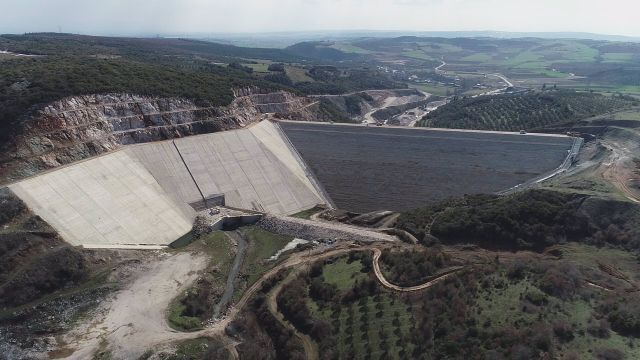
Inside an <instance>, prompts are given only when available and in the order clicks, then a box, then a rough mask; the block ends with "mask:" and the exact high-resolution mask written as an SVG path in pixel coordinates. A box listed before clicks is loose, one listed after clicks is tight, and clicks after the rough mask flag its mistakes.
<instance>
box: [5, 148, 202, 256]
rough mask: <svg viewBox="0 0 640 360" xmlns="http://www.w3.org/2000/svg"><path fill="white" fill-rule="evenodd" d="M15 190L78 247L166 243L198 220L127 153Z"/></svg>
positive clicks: (86, 163) (52, 174)
mask: <svg viewBox="0 0 640 360" xmlns="http://www.w3.org/2000/svg"><path fill="white" fill-rule="evenodd" d="M9 188H10V189H11V190H12V191H13V192H14V193H15V194H16V195H18V196H19V197H20V198H21V199H22V200H23V201H25V203H26V204H27V206H29V208H31V209H32V210H33V211H34V213H36V214H37V215H39V216H40V217H42V218H43V219H44V220H45V221H47V222H48V223H49V224H51V226H53V227H54V228H55V229H56V230H57V231H58V232H59V233H60V235H61V236H62V237H63V238H64V239H65V240H66V241H68V242H69V243H71V244H72V245H82V244H92V246H100V245H105V246H117V245H135V244H140V245H166V244H169V243H171V242H173V241H174V240H175V239H177V238H179V237H180V236H182V235H184V234H185V233H187V232H188V231H189V230H191V226H192V221H193V219H192V218H191V217H189V216H186V215H185V214H183V212H182V211H180V210H179V206H177V204H176V203H175V202H174V201H173V200H172V199H171V197H170V196H169V195H168V194H167V193H165V192H164V191H163V190H162V188H161V187H160V185H159V184H158V183H157V182H155V180H154V178H153V176H151V174H150V173H149V172H148V171H147V170H146V169H145V168H143V167H142V166H141V165H140V164H139V163H138V162H136V161H135V160H134V159H133V158H131V157H130V156H129V155H128V154H127V153H126V152H125V151H118V152H116V153H112V154H109V155H105V156H101V157H99V158H95V159H91V160H89V161H84V162H81V163H78V164H75V165H71V166H67V167H64V168H61V169H59V170H57V171H53V172H50V173H46V174H43V175H40V176H36V177H34V178H30V179H27V180H24V181H21V182H18V183H15V184H13V185H10V186H9Z"/></svg>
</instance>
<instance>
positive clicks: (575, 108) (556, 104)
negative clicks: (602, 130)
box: [418, 91, 638, 131]
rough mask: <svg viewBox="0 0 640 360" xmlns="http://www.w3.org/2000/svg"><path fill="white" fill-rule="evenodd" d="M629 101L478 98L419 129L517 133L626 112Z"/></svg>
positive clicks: (559, 96)
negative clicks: (619, 111)
mask: <svg viewBox="0 0 640 360" xmlns="http://www.w3.org/2000/svg"><path fill="white" fill-rule="evenodd" d="M637 103H638V101H637V100H636V99H633V98H630V97H621V96H604V95H600V94H593V93H581V92H573V91H542V92H537V91H530V92H527V93H524V94H504V95H499V96H480V97H476V98H466V99H460V100H457V101H452V102H450V103H448V104H447V105H444V106H442V107H440V108H438V109H437V110H435V111H433V112H432V113H430V114H428V115H427V116H426V117H425V118H424V119H423V120H421V121H420V122H419V123H418V126H427V127H438V128H456V129H482V130H498V131H518V130H520V129H525V130H530V129H538V128H543V127H545V126H549V125H563V124H567V123H573V122H576V121H578V120H581V119H584V118H588V117H591V116H596V115H601V114H605V113H608V112H611V111H615V110H621V109H625V108H629V107H631V106H633V105H635V104H637Z"/></svg>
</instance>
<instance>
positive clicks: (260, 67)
mask: <svg viewBox="0 0 640 360" xmlns="http://www.w3.org/2000/svg"><path fill="white" fill-rule="evenodd" d="M242 65H243V66H246V67H250V68H252V69H253V71H254V72H256V73H263V74H268V73H269V64H267V63H257V64H253V63H251V64H242Z"/></svg>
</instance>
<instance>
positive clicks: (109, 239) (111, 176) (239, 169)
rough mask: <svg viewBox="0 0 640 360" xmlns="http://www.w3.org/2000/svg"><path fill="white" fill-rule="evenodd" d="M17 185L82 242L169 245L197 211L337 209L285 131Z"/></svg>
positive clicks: (181, 146)
mask: <svg viewBox="0 0 640 360" xmlns="http://www.w3.org/2000/svg"><path fill="white" fill-rule="evenodd" d="M9 188H10V189H11V190H12V191H13V192H14V193H15V194H16V195H18V196H19V197H20V198H21V199H22V200H23V201H24V202H25V203H26V204H27V206H29V208H30V209H31V210H32V211H33V212H34V213H35V214H37V215H39V216H40V217H42V218H43V219H44V220H45V221H47V222H48V223H49V224H50V225H51V226H53V227H54V228H55V229H56V230H57V231H58V232H59V233H60V235H61V236H62V237H63V238H64V239H65V240H66V241H68V242H69V243H71V244H73V245H84V246H88V247H121V246H129V245H168V244H169V243H171V242H173V241H174V240H176V239H178V238H179V237H181V236H183V235H185V234H186V233H187V232H189V231H190V230H191V227H192V224H193V220H194V218H195V216H196V210H195V209H197V208H198V206H197V204H199V203H200V204H201V203H203V202H204V201H205V199H213V198H220V197H222V196H224V200H225V204H226V205H227V206H231V207H235V208H242V209H251V210H256V211H264V212H269V213H274V214H284V215H289V214H293V213H296V212H299V211H302V210H305V209H308V208H311V207H313V206H315V205H317V204H321V203H330V199H328V198H327V197H326V196H325V195H324V194H323V192H322V190H321V187H320V186H319V184H318V183H317V182H316V181H315V179H314V178H313V176H312V174H311V172H310V171H309V170H308V169H307V168H306V165H305V164H304V162H303V161H302V160H301V159H300V158H299V156H298V155H297V153H296V151H295V149H293V147H292V146H291V144H290V143H289V142H288V140H287V139H286V137H285V136H284V134H283V133H282V131H281V130H280V128H279V126H278V125H275V124H273V123H271V122H269V121H263V122H261V123H259V124H256V125H254V126H251V127H249V128H246V129H241V130H233V131H226V132H220V133H214V134H206V135H198V136H192V137H187V138H181V139H177V140H170V141H163V142H156V143H147V144H139V145H130V146H126V147H124V148H123V149H121V150H119V151H116V152H112V153H110V154H107V155H104V156H99V157H95V158H91V159H88V160H85V161H82V162H79V163H75V164H72V165H69V166H66V167H62V168H59V169H57V170H53V171H50V172H47V173H44V174H41V175H38V176H35V177H32V178H29V179H26V180H23V181H20V182H17V183H14V184H11V185H9Z"/></svg>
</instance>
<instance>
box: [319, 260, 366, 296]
mask: <svg viewBox="0 0 640 360" xmlns="http://www.w3.org/2000/svg"><path fill="white" fill-rule="evenodd" d="M347 260H348V259H347V258H346V257H342V258H339V259H338V260H336V261H335V262H334V263H333V264H328V265H325V266H324V268H323V269H322V276H324V281H325V282H326V283H328V284H333V285H335V286H336V287H337V288H338V289H339V290H346V289H350V288H351V287H353V285H354V284H355V282H356V281H357V280H358V279H362V278H364V277H365V274H363V273H362V272H360V270H362V262H360V261H353V262H351V263H347Z"/></svg>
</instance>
